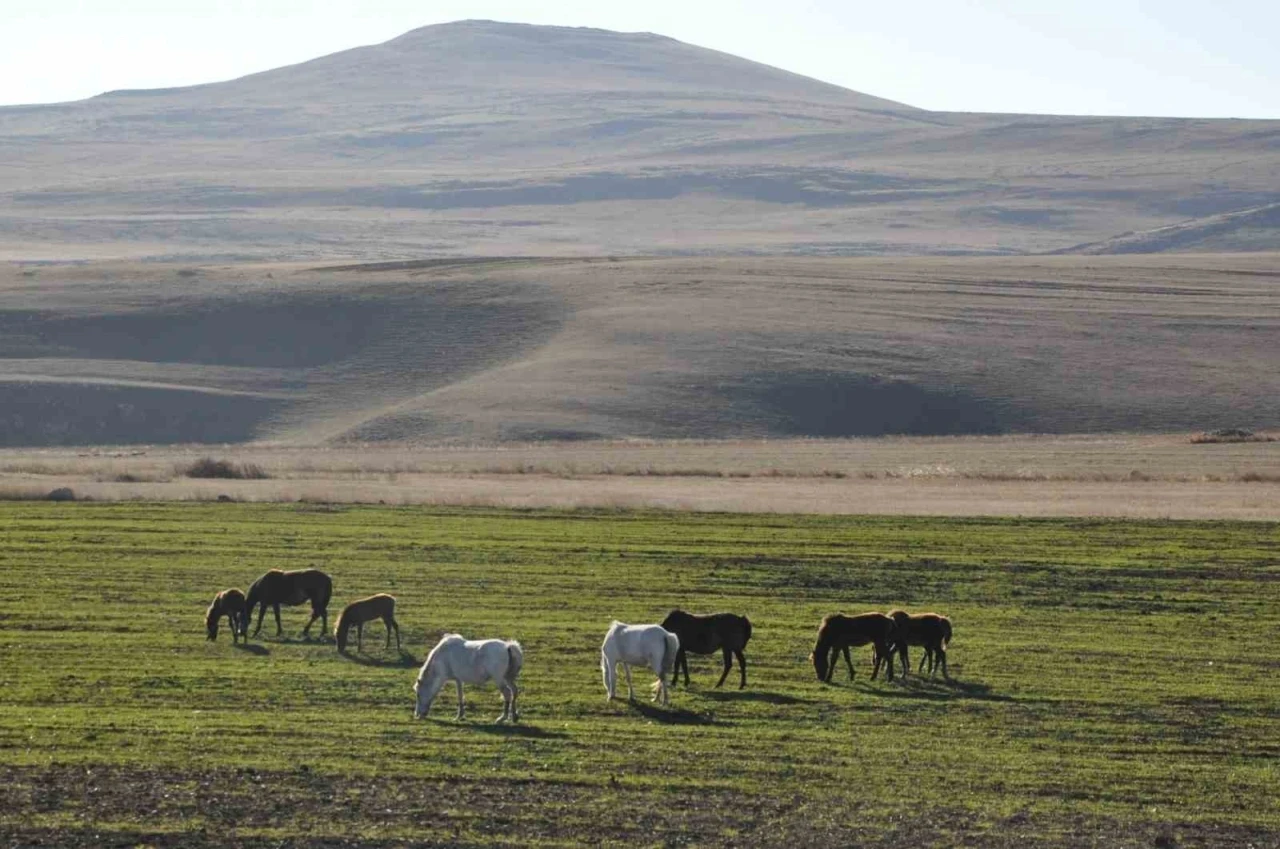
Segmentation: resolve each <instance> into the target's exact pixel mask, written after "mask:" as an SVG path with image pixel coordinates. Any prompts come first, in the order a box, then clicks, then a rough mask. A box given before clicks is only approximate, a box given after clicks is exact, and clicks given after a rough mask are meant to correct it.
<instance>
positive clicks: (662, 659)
mask: <svg viewBox="0 0 1280 849" xmlns="http://www.w3.org/2000/svg"><path fill="white" fill-rule="evenodd" d="M679 652H680V638H679V637H677V636H676V635H675V634H673V633H671V632H670V631H668V630H667V629H666V628H663V627H662V626H661V625H625V624H623V623H622V622H619V621H618V620H616V619H615V620H613V623H612V624H611V625H610V626H609V630H608V632H607V633H606V634H605V635H604V643H603V644H602V645H601V646H600V671H601V672H603V673H604V689H605V692H607V693H608V694H609V696H608V698H609V699H613V697H614V691H615V690H616V689H617V687H618V664H619V663H621V664H622V669H623V671H624V672H626V674H627V698H629V699H630V700H631V701H635V699H636V691H635V690H634V689H633V688H632V686H631V665H632V664H636V665H638V666H647V667H649V668H650V669H652V670H653V674H654V675H657V676H658V680H657V682H656V683H655V684H654V685H653V687H654V689H655V690H656V691H657V692H655V693H654V695H653V698H654V700H655V701H661V702H662V704H663V705H664V706H665V705H667V704H670V701H671V700H670V698H669V696H668V695H667V681H666V676H667V674H668V673H670V672H671V669H672V667H674V666H675V663H676V655H677V654H679Z"/></svg>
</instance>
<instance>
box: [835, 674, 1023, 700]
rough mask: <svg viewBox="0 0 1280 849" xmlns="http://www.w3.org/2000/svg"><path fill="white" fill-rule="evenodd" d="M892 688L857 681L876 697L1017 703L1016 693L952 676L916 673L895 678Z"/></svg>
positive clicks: (860, 687) (860, 686) (863, 688)
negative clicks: (925, 675) (943, 676)
mask: <svg viewBox="0 0 1280 849" xmlns="http://www.w3.org/2000/svg"><path fill="white" fill-rule="evenodd" d="M895 685H896V686H893V687H890V688H887V689H884V688H876V687H872V686H871V685H870V684H868V683H866V682H859V684H858V687H859V689H862V690H865V691H867V692H868V693H871V694H874V695H877V696H886V697H888V698H897V699H928V700H930V701H956V700H960V699H973V700H974V701H982V702H1018V701H1022V700H1021V699H1019V698H1017V697H1016V696H1011V695H1009V694H1007V693H997V692H995V691H994V690H992V689H991V685H990V684H986V683H984V682H982V681H958V680H956V679H954V678H942V679H938V678H922V677H920V676H918V675H915V676H910V677H906V678H903V677H901V676H899V677H898V678H896V679H895Z"/></svg>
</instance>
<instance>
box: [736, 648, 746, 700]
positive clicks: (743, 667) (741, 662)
mask: <svg viewBox="0 0 1280 849" xmlns="http://www.w3.org/2000/svg"><path fill="white" fill-rule="evenodd" d="M733 654H734V656H735V657H737V658H738V670H739V671H740V672H741V673H742V683H741V684H739V685H738V689H739V690H741V689H743V688H744V687H746V686H747V659H746V658H745V657H743V655H742V649H734V650H733Z"/></svg>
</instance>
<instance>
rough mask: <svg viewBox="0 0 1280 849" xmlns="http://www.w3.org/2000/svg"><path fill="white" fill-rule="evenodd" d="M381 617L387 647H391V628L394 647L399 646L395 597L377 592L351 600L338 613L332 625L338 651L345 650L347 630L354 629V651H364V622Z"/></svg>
mask: <svg viewBox="0 0 1280 849" xmlns="http://www.w3.org/2000/svg"><path fill="white" fill-rule="evenodd" d="M374 619H381V620H382V624H383V625H385V626H386V629H387V648H391V629H392V628H395V630H396V648H397V649H398V648H400V626H399V625H398V624H397V623H396V597H395V596H393V595H387V594H386V593H378V594H377V595H371V596H369V597H368V598H362V599H360V600H359V601H353V602H351V603H350V604H348V605H347V606H346V607H344V608H342V613H340V614H338V624H337V625H334V626H333V637H334V639H335V640H336V641H337V643H338V651H339V652H345V651H346V650H347V632H348V631H350V630H351V626H353V625H354V626H355V629H356V651H364V623H366V622H370V621H372V620H374Z"/></svg>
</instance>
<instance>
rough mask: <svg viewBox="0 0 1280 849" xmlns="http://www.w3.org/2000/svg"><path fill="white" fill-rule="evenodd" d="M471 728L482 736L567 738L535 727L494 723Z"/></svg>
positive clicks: (532, 738) (541, 738)
mask: <svg viewBox="0 0 1280 849" xmlns="http://www.w3.org/2000/svg"><path fill="white" fill-rule="evenodd" d="M472 728H473V729H474V730H475V731H479V732H481V733H482V734H493V735H494V736H497V737H525V738H528V739H531V740H552V739H564V738H567V737H568V736H569V734H568V732H565V731H548V730H546V729H545V728H539V727H538V726H536V725H511V724H506V725H499V724H498V723H496V722H495V723H492V724H488V725H474V726H472Z"/></svg>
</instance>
